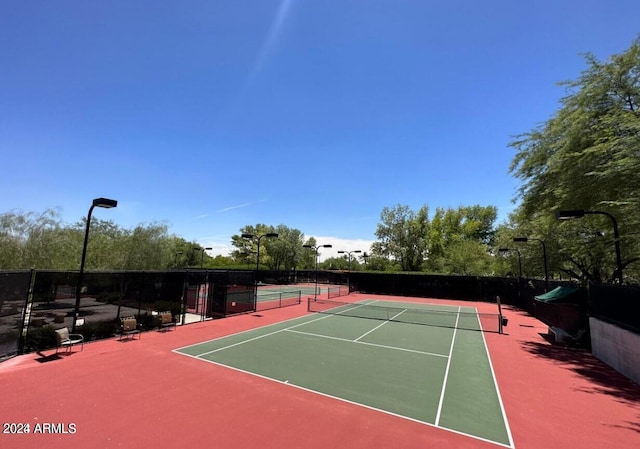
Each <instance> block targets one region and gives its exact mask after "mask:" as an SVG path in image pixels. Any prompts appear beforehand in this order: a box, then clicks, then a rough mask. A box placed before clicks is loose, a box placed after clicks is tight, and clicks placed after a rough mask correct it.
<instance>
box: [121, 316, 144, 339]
mask: <svg viewBox="0 0 640 449" xmlns="http://www.w3.org/2000/svg"><path fill="white" fill-rule="evenodd" d="M140 328H141V326H140V325H139V324H138V322H137V321H136V319H135V317H127V318H122V319H121V320H120V340H122V339H123V338H127V339H132V338H135V336H136V335H140ZM138 338H140V337H138Z"/></svg>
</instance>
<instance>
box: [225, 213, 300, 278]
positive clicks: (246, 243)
mask: <svg viewBox="0 0 640 449" xmlns="http://www.w3.org/2000/svg"><path fill="white" fill-rule="evenodd" d="M268 233H277V234H278V238H262V239H261V240H260V263H261V264H265V265H267V266H268V267H269V269H270V270H293V269H295V268H296V267H298V265H299V264H300V263H301V261H302V259H303V258H304V253H303V251H302V249H303V248H302V244H303V241H304V234H303V233H302V232H301V231H300V230H298V229H291V228H289V227H287V226H285V225H283V224H281V225H278V226H277V227H273V226H267V225H265V224H257V225H255V226H252V225H248V226H244V227H243V228H242V229H240V234H237V235H233V236H232V237H231V244H232V245H233V246H235V247H236V248H237V249H235V250H233V251H232V252H231V255H232V257H233V258H235V259H236V260H237V261H238V262H239V263H247V264H249V262H250V261H253V264H254V266H255V263H256V257H257V254H258V240H257V236H261V235H265V234H268ZM242 234H250V235H253V236H254V237H253V238H251V239H247V238H243V237H242Z"/></svg>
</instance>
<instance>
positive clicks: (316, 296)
mask: <svg viewBox="0 0 640 449" xmlns="http://www.w3.org/2000/svg"><path fill="white" fill-rule="evenodd" d="M302 247H303V248H311V249H313V250H314V251H315V252H316V286H315V289H314V295H313V296H314V297H315V298H316V299H317V298H318V250H319V249H320V248H331V247H332V245H329V244H327V245H318V246H313V245H302Z"/></svg>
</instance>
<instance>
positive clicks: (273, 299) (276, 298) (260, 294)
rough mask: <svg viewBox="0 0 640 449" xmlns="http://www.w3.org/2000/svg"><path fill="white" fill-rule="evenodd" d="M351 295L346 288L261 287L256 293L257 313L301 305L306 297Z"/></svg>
mask: <svg viewBox="0 0 640 449" xmlns="http://www.w3.org/2000/svg"><path fill="white" fill-rule="evenodd" d="M347 294H349V290H348V288H347V287H345V286H339V285H336V286H330V285H325V286H322V285H318V287H317V288H316V286H315V285H309V284H293V285H266V284H265V285H260V286H258V288H257V289H256V291H255V296H256V298H255V299H256V311H262V310H269V309H272V308H278V307H286V306H292V305H297V304H300V302H301V301H302V297H303V296H304V295H315V296H317V297H324V298H336V297H339V296H343V295H347Z"/></svg>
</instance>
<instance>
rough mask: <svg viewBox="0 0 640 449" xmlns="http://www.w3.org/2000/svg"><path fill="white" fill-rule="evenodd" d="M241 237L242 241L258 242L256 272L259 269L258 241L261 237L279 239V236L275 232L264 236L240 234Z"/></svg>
mask: <svg viewBox="0 0 640 449" xmlns="http://www.w3.org/2000/svg"><path fill="white" fill-rule="evenodd" d="M241 237H242V238H243V239H249V240H252V239H256V241H257V242H258V254H257V255H256V272H257V271H258V270H259V269H260V240H262V238H263V237H266V238H268V239H275V238H278V237H279V234H278V233H277V232H267V233H266V234H261V235H256V234H242V235H241ZM256 280H257V273H256Z"/></svg>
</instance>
